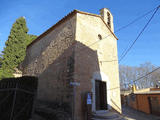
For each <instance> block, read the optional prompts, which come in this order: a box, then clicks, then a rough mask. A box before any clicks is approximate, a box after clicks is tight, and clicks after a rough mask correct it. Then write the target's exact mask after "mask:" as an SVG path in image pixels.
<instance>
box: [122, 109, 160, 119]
mask: <svg viewBox="0 0 160 120" xmlns="http://www.w3.org/2000/svg"><path fill="white" fill-rule="evenodd" d="M122 108H123V109H122V111H123V116H124V118H125V119H126V120H160V116H159V117H158V116H154V115H150V114H145V113H143V112H140V111H136V110H134V109H132V108H129V107H126V106H123V107H122Z"/></svg>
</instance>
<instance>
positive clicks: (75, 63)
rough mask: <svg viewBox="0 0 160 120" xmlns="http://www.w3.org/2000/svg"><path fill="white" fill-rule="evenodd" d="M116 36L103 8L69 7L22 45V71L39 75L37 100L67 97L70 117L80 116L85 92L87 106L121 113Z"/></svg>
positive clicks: (30, 74)
mask: <svg viewBox="0 0 160 120" xmlns="http://www.w3.org/2000/svg"><path fill="white" fill-rule="evenodd" d="M117 40H118V39H117V37H116V36H115V34H114V25H113V16H112V14H111V12H110V11H109V10H108V9H107V8H103V9H101V10H100V15H97V14H92V13H87V12H82V11H79V10H74V11H72V12H71V13H69V14H68V15H66V16H65V17H64V18H62V19H61V20H60V21H59V22H57V23H56V24H55V25H53V26H52V27H51V28H49V29H48V30H47V31H45V32H44V33H42V34H41V35H40V36H39V37H38V38H37V39H35V40H34V41H33V42H32V43H31V44H30V45H29V46H28V47H27V50H26V57H25V60H24V61H23V63H22V68H23V70H22V71H23V75H29V76H37V77H38V79H39V83H38V95H37V99H38V100H44V101H50V102H52V101H53V102H54V101H57V102H60V103H68V104H69V105H70V107H71V111H73V112H72V114H74V115H73V116H75V118H74V119H75V120H84V118H83V117H84V112H85V110H84V104H85V102H86V100H85V95H86V93H88V92H89V93H91V95H92V100H91V109H92V112H96V111H99V110H109V109H114V110H116V111H118V112H119V113H121V102H120V101H121V100H120V82H119V69H118V56H117Z"/></svg>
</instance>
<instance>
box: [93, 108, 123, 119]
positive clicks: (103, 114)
mask: <svg viewBox="0 0 160 120" xmlns="http://www.w3.org/2000/svg"><path fill="white" fill-rule="evenodd" d="M92 120H126V119H124V117H123V116H122V115H120V114H118V113H116V112H114V111H104V110H103V111H98V112H96V113H94V114H93V118H92Z"/></svg>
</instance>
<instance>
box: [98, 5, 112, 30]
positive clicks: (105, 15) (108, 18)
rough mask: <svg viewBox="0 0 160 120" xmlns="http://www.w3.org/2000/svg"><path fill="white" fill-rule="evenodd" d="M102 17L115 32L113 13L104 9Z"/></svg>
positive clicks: (101, 13) (101, 11)
mask: <svg viewBox="0 0 160 120" xmlns="http://www.w3.org/2000/svg"><path fill="white" fill-rule="evenodd" d="M100 15H101V17H102V18H103V20H104V21H105V22H106V24H107V25H108V26H109V27H110V29H111V30H112V32H114V26H113V16H112V14H111V12H110V11H109V10H108V9H107V8H102V9H101V10H100Z"/></svg>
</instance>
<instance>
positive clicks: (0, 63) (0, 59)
mask: <svg viewBox="0 0 160 120" xmlns="http://www.w3.org/2000/svg"><path fill="white" fill-rule="evenodd" d="M2 60H3V59H2V57H1V56H0V68H1V66H2Z"/></svg>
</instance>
